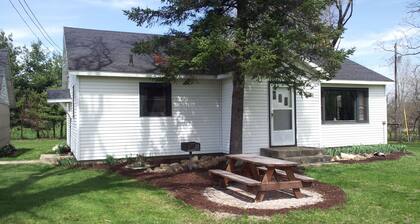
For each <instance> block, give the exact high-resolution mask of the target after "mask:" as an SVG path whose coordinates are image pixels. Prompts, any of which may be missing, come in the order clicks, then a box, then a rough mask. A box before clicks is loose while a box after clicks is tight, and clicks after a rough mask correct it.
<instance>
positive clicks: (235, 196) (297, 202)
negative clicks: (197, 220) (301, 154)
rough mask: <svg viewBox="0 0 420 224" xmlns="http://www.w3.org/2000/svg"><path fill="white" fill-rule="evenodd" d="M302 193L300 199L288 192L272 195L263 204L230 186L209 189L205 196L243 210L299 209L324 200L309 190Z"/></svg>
mask: <svg viewBox="0 0 420 224" xmlns="http://www.w3.org/2000/svg"><path fill="white" fill-rule="evenodd" d="M301 192H302V193H303V194H304V195H305V196H304V197H303V198H299V199H297V198H294V197H293V195H291V194H290V193H287V192H275V193H270V195H267V196H266V197H265V198H264V200H263V201H261V202H254V201H253V200H252V199H253V198H255V195H254V194H251V193H249V192H247V191H244V190H242V189H240V188H238V187H234V186H229V187H228V188H227V189H219V188H214V187H208V188H206V189H205V190H204V193H203V194H204V196H205V197H207V198H208V199H209V200H210V201H212V202H215V203H217V204H222V205H227V206H232V207H237V208H243V209H285V208H298V207H302V206H305V205H313V204H316V203H319V202H322V201H323V200H324V199H323V198H322V195H321V194H319V193H316V192H314V191H311V190H309V189H301ZM267 194H268V193H267ZM245 195H246V196H245Z"/></svg>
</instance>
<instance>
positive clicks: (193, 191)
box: [114, 167, 346, 216]
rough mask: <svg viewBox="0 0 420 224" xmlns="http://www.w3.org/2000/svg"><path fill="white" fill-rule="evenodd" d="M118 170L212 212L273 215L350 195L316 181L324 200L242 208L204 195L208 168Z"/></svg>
mask: <svg viewBox="0 0 420 224" xmlns="http://www.w3.org/2000/svg"><path fill="white" fill-rule="evenodd" d="M114 170H115V171H116V172H118V173H120V174H122V175H124V176H129V177H132V178H136V179H138V180H139V181H145V182H148V183H150V184H152V185H154V186H157V187H161V188H164V189H166V190H168V191H170V192H171V193H172V194H173V195H174V196H175V197H176V198H178V199H180V200H182V201H184V202H186V203H188V204H190V205H192V206H194V207H196V208H200V209H204V210H208V211H211V212H223V213H231V214H248V215H257V216H271V215H275V214H279V213H287V212H289V211H291V210H301V209H310V208H320V209H327V208H332V207H337V206H340V205H342V204H343V203H344V202H345V201H346V195H345V193H344V191H343V190H341V189H340V188H338V187H336V186H332V185H329V184H325V183H320V182H314V184H313V187H312V188H311V190H313V191H316V192H317V193H320V194H322V196H323V198H324V201H322V202H320V203H317V204H314V205H306V206H302V207H299V208H287V209H280V210H262V209H241V208H236V207H231V206H226V205H220V204H217V203H214V202H212V201H209V200H208V199H207V198H206V197H205V196H204V195H203V191H204V189H206V188H207V187H209V186H213V183H212V182H211V180H210V177H209V176H208V172H207V171H206V170H199V171H193V172H184V173H178V174H149V173H144V172H141V171H133V170H128V169H125V168H123V167H120V168H117V169H114Z"/></svg>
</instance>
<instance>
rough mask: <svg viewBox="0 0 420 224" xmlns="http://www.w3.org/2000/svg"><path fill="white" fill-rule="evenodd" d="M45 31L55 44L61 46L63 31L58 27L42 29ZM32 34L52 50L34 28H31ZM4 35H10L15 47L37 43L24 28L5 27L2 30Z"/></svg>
mask: <svg viewBox="0 0 420 224" xmlns="http://www.w3.org/2000/svg"><path fill="white" fill-rule="evenodd" d="M44 28H45V31H47V33H48V34H49V35H50V36H51V38H53V40H54V41H55V43H56V44H57V45H58V46H61V42H62V41H61V35H62V33H63V30H62V28H61V27H60V26H47V27H44ZM32 29H33V30H34V32H35V33H36V34H37V35H38V37H39V38H40V39H41V41H42V42H43V43H44V45H45V46H46V47H48V48H52V47H51V46H50V45H49V43H48V42H47V41H46V40H45V39H44V37H43V36H42V34H41V33H40V32H39V31H38V30H37V29H36V27H35V26H33V27H32ZM2 30H3V31H4V32H5V33H6V35H9V34H12V38H13V44H14V45H16V46H23V45H27V46H28V45H30V44H31V43H32V42H34V41H37V39H36V37H35V36H34V34H32V32H31V31H30V30H29V29H28V28H27V27H26V26H24V27H17V26H14V27H5V28H4V29H2Z"/></svg>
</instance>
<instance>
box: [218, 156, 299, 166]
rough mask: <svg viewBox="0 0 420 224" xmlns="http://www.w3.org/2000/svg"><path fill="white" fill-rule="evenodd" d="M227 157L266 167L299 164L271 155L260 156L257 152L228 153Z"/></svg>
mask: <svg viewBox="0 0 420 224" xmlns="http://www.w3.org/2000/svg"><path fill="white" fill-rule="evenodd" d="M226 157H227V158H230V159H234V160H241V161H244V162H249V163H253V164H255V165H259V166H265V167H295V166H297V163H295V162H291V161H286V160H281V159H275V158H271V157H265V156H259V155H255V154H232V155H227V156H226Z"/></svg>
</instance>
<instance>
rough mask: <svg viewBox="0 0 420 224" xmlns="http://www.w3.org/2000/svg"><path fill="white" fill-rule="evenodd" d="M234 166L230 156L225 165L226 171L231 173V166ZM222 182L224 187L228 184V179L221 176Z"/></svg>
mask: <svg viewBox="0 0 420 224" xmlns="http://www.w3.org/2000/svg"><path fill="white" fill-rule="evenodd" d="M234 167H235V161H234V160H233V159H231V158H228V164H227V167H226V171H228V172H231V173H233V168H234ZM223 183H224V185H225V187H227V185H228V184H229V179H227V178H223Z"/></svg>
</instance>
